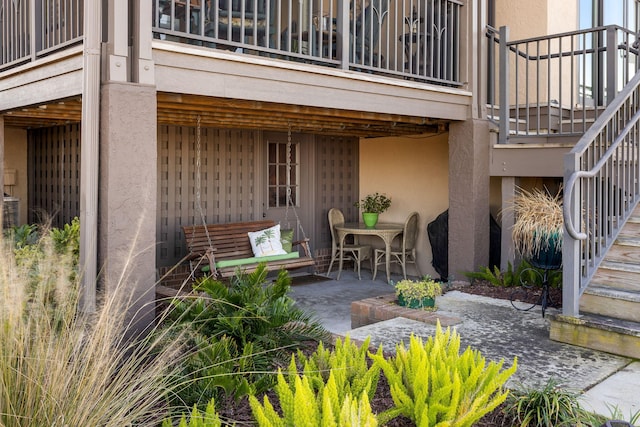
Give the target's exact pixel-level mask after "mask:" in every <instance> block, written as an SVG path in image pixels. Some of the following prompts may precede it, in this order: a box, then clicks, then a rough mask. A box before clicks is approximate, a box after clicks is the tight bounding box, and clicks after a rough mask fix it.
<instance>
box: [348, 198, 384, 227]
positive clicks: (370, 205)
mask: <svg viewBox="0 0 640 427" xmlns="http://www.w3.org/2000/svg"><path fill="white" fill-rule="evenodd" d="M354 206H355V207H356V208H358V209H362V220H363V221H364V224H365V225H366V226H367V227H369V228H373V227H375V225H376V224H377V223H378V215H380V214H381V213H382V212H384V211H386V210H387V209H389V207H390V206H391V199H390V198H389V197H387V196H385V195H384V194H380V193H374V194H369V195H367V196H366V197H365V198H364V199H362V200H360V201H359V202H355V203H354Z"/></svg>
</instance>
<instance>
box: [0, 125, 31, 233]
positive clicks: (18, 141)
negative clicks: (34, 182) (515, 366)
mask: <svg viewBox="0 0 640 427" xmlns="http://www.w3.org/2000/svg"><path fill="white" fill-rule="evenodd" d="M26 147H27V131H26V130H23V129H16V128H9V127H7V128H5V130H4V167H5V173H6V171H8V170H11V171H14V172H15V185H7V181H6V179H5V182H4V192H5V193H7V194H9V195H10V196H11V197H16V198H18V199H19V200H20V202H19V206H20V208H19V209H20V219H19V221H20V224H26V223H27V214H28V209H27V206H28V199H27V197H28V184H29V183H28V179H27V150H26Z"/></svg>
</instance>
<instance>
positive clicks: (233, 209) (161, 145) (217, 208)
mask: <svg viewBox="0 0 640 427" xmlns="http://www.w3.org/2000/svg"><path fill="white" fill-rule="evenodd" d="M258 135H259V134H258V132H257V131H250V130H241V129H214V128H202V129H201V132H200V156H199V158H200V183H201V184H200V196H199V197H198V195H197V191H196V176H197V174H198V170H197V167H196V166H197V157H198V156H197V143H196V142H197V141H196V129H195V128H194V127H177V126H160V127H159V129H158V179H159V186H158V191H159V194H158V211H157V212H158V218H157V219H158V231H157V239H158V250H157V265H158V266H170V265H173V264H175V263H176V262H178V261H180V259H181V258H182V257H183V256H184V255H185V254H186V249H185V246H184V237H183V236H182V229H181V227H182V226H183V225H192V224H202V223H203V222H204V223H207V224H216V223H225V222H233V221H252V220H254V219H255V218H254V216H255V215H254V212H255V209H254V200H255V197H256V195H255V188H254V182H255V178H256V177H255V170H256V161H257V154H256V153H257V141H258V140H259V136H258Z"/></svg>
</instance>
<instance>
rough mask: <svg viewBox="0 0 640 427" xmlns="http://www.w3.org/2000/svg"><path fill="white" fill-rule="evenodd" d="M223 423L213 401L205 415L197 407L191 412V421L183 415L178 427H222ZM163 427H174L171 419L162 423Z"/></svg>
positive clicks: (208, 405)
mask: <svg viewBox="0 0 640 427" xmlns="http://www.w3.org/2000/svg"><path fill="white" fill-rule="evenodd" d="M221 426H222V421H221V420H220V417H218V414H217V412H216V405H215V401H214V400H213V399H212V400H211V401H209V404H207V409H206V410H205V411H204V413H201V412H200V411H199V410H198V407H197V406H194V407H193V410H192V411H191V415H190V417H189V421H187V417H186V416H185V415H182V418H180V422H179V423H178V427H221ZM162 427H173V422H172V421H171V419H170V418H167V419H165V420H164V421H163V422H162Z"/></svg>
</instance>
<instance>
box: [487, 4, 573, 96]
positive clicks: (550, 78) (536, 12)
mask: <svg viewBox="0 0 640 427" xmlns="http://www.w3.org/2000/svg"><path fill="white" fill-rule="evenodd" d="M495 9H496V16H495V25H496V27H497V28H500V27H501V26H505V25H506V26H508V28H509V38H508V40H510V41H511V40H523V39H527V38H531V37H540V36H543V35H547V34H557V33H563V32H568V31H574V30H577V29H578V1H577V0H571V1H555V0H543V1H535V2H531V1H527V0H496V7H495ZM564 42H565V43H566V44H568V43H570V41H569V40H567V39H565V40H564ZM568 48H569V46H567V45H564V46H559V44H558V43H557V41H553V42H552V43H551V44H550V45H547V42H546V41H545V42H542V43H540V44H536V43H531V44H529V45H520V46H519V49H520V50H521V51H522V52H523V53H525V52H526V54H527V55H530V56H534V55H536V54H539V55H544V54H547V53H549V52H551V53H555V52H558V51H559V50H560V49H562V50H565V51H566V50H567V49H568ZM579 48H580V47H579V46H574V49H579ZM514 59H515V58H514V56H511V63H510V64H509V69H510V76H509V79H510V82H511V87H512V88H513V90H512V91H511V93H510V99H509V102H510V103H511V104H514V103H515V101H516V92H517V96H518V104H519V105H524V104H525V103H526V100H527V99H529V102H530V103H532V102H534V99H535V98H536V97H537V99H538V100H540V102H543V103H544V102H549V101H553V100H555V101H558V100H559V99H562V100H563V101H562V102H563V104H567V102H568V100H570V99H577V90H578V87H577V85H575V86H576V87H570V85H569V84H568V83H565V84H564V85H562V86H561V85H560V82H561V80H564V81H565V82H568V78H567V76H566V73H567V72H568V70H570V69H571V66H572V65H573V69H574V70H575V73H576V76H574V79H577V73H578V65H579V64H578V60H577V59H576V58H569V57H567V58H564V59H562V61H561V62H562V64H561V67H560V64H558V63H557V61H552V62H553V63H552V65H549V64H548V61H541V64H542V65H540V67H541V68H538V64H537V63H536V62H534V61H528V62H527V61H525V59H524V58H522V57H520V58H518V73H517V78H518V81H519V82H520V83H519V84H518V87H514V84H515V81H516V68H515V64H514V63H513V62H515V60H514ZM571 61H573V62H574V63H573V64H571ZM527 63H528V66H527V65H526V64H527ZM547 67H549V69H547ZM560 70H564V71H560ZM561 73H562V75H561ZM527 79H529V83H528V84H525V82H526V81H527ZM534 80H535V81H537V84H538V85H539V87H540V88H541V89H539V90H538V89H534V88H535V85H534V84H533V81H534ZM527 86H528V87H529V88H532V89H530V90H529V93H527V91H526V89H525V88H526V87H527ZM547 86H550V87H551V89H550V90H549V91H547V89H546V88H547ZM572 92H573V98H572ZM547 98H550V99H547Z"/></svg>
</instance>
